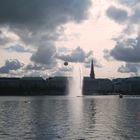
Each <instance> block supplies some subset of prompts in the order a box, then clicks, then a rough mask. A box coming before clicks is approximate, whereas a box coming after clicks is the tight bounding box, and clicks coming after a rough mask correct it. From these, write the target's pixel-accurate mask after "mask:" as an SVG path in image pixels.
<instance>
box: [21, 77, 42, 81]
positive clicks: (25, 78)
mask: <svg viewBox="0 0 140 140" xmlns="http://www.w3.org/2000/svg"><path fill="white" fill-rule="evenodd" d="M21 80H41V81H42V80H44V79H43V78H42V77H22V78H21Z"/></svg>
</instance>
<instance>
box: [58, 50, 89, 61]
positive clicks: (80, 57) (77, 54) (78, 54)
mask: <svg viewBox="0 0 140 140" xmlns="http://www.w3.org/2000/svg"><path fill="white" fill-rule="evenodd" d="M90 53H91V52H88V53H86V52H85V51H84V50H83V49H82V48H80V47H77V48H76V49H74V50H72V51H71V53H70V54H60V55H59V54H58V56H57V58H58V59H61V60H63V61H68V62H82V63H83V62H84V61H85V59H86V58H87V57H88V56H89V55H91V54H90Z"/></svg>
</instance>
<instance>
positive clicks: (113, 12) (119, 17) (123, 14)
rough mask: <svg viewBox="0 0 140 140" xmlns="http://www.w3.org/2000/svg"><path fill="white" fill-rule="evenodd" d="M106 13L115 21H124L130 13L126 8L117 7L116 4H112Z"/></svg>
mask: <svg viewBox="0 0 140 140" xmlns="http://www.w3.org/2000/svg"><path fill="white" fill-rule="evenodd" d="M106 14H107V16H108V17H109V18H111V19H113V20H114V21H115V22H118V23H124V22H126V20H127V19H128V13H127V11H125V10H124V9H120V8H116V7H114V6H110V7H109V8H108V9H107V11H106Z"/></svg>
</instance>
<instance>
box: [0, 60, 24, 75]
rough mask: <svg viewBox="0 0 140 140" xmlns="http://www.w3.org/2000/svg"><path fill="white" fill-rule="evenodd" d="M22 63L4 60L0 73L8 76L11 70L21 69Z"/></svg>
mask: <svg viewBox="0 0 140 140" xmlns="http://www.w3.org/2000/svg"><path fill="white" fill-rule="evenodd" d="M23 65H24V64H23V63H21V62H19V61H18V60H17V59H14V60H6V62H5V65H4V66H2V67H1V68H0V73H3V74H8V73H9V72H10V71H11V70H18V69H20V68H22V67H23Z"/></svg>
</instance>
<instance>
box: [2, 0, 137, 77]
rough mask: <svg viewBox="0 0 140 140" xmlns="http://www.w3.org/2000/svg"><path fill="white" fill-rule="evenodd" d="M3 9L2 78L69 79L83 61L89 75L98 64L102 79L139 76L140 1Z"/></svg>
mask: <svg viewBox="0 0 140 140" xmlns="http://www.w3.org/2000/svg"><path fill="white" fill-rule="evenodd" d="M15 2H16V7H15ZM7 5H10V8H7V7H8V6H7ZM0 9H1V10H0V25H1V26H0V55H1V60H0V76H1V77H2V76H6V77H7V76H8V77H9V76H11V77H18V76H20V77H22V76H42V77H49V76H65V75H69V74H70V72H71V70H72V67H73V66H74V64H75V63H77V62H79V63H81V65H83V75H84V76H87V75H88V76H89V73H90V63H91V60H92V59H93V60H94V66H95V73H96V77H97V78H100V77H103V78H105V77H107V78H112V77H114V78H117V77H129V76H139V72H140V64H139V62H140V57H139V52H140V37H139V35H140V34H139V27H140V26H139V11H140V1H139V0H134V1H131V0H108V1H107V0H76V1H75V0H71V1H69V0H61V1H59V2H57V1H56V0H53V2H52V1H51V0H41V1H39V2H34V1H33V0H31V1H30V2H25V1H24V2H23V3H22V2H21V3H20V2H18V1H14V2H9V1H8V0H6V1H5V2H1V6H0ZM65 61H68V62H69V66H68V67H65V66H64V65H63V64H64V62H65Z"/></svg>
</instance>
